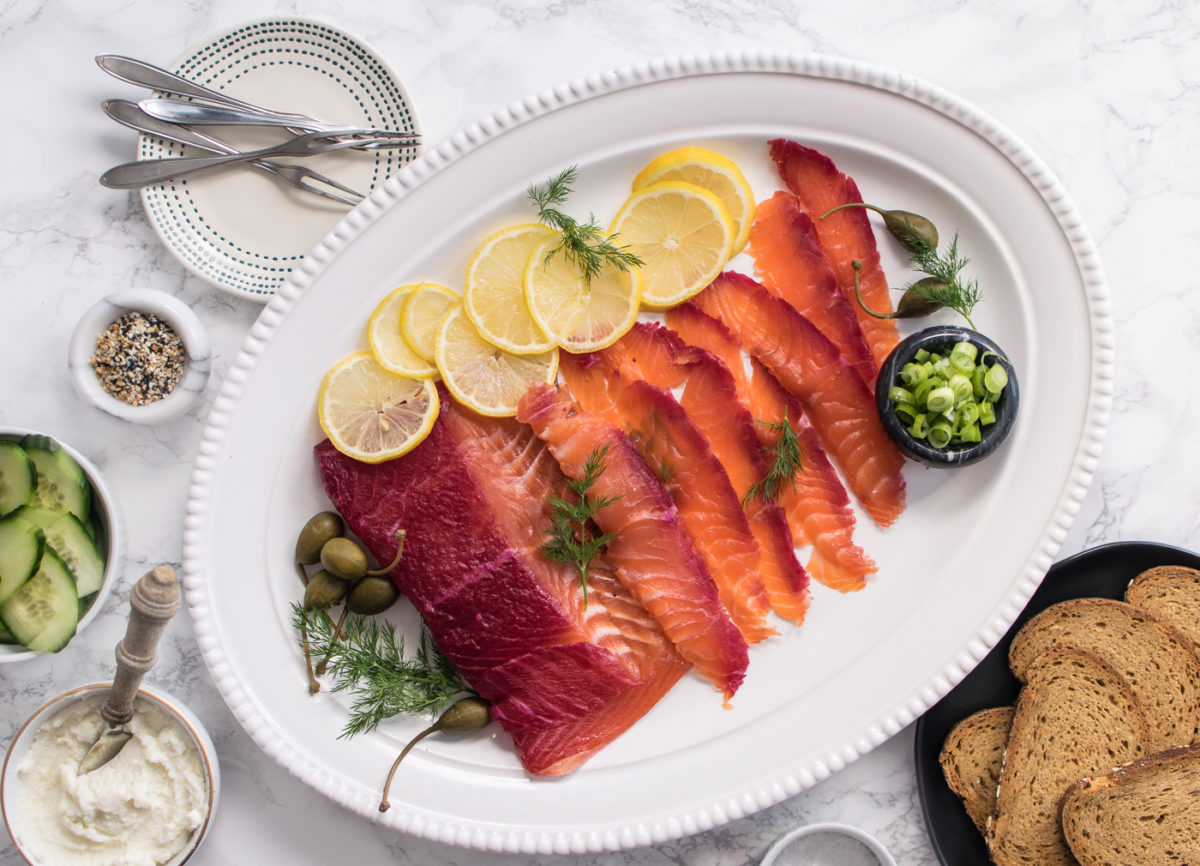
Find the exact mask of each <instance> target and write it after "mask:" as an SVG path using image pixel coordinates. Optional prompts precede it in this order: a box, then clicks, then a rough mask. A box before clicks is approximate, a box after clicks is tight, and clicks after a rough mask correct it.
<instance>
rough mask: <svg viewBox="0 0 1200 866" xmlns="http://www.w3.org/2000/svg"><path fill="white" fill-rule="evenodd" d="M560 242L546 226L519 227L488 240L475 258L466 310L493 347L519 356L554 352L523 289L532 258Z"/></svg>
mask: <svg viewBox="0 0 1200 866" xmlns="http://www.w3.org/2000/svg"><path fill="white" fill-rule="evenodd" d="M555 236H556V234H555V232H554V231H552V230H551V229H549V228H547V227H546V226H543V225H536V224H531V225H519V226H513V227H511V228H507V229H502V230H500V231H498V232H496V233H495V234H493V235H491V236H490V237H488V238H487V239H485V240H484V242H483V243H482V244H480V245H479V248H478V249H476V250H475V254H474V255H473V256H471V261H470V263H469V264H468V265H467V282H466V291H465V292H464V293H463V307H464V309H465V310H466V314H467V318H469V319H470V320H471V324H473V325H474V326H475V328H476V329H477V330H478V331H479V335H480V336H481V337H483V339H485V340H487V341H488V342H489V343H491V344H492V345H493V346H497V347H499V348H501V349H504V350H505V351H506V352H512V353H513V354H516V355H533V354H538V353H540V352H548V351H549V350H550V349H553V348H554V341H553V340H552V339H550V338H549V337H548V336H546V334H545V332H544V331H543V330H542V329H541V328H539V327H538V326H537V323H536V322H534V320H533V319H532V318H531V317H530V315H529V310H528V308H527V307H526V306H525V296H524V292H523V290H522V286H523V284H524V280H525V265H526V263H527V262H528V261H529V256H530V254H531V253H532V252H533V251H534V249H535V248H536V247H540V246H542V244H543V243H545V242H546V241H547V240H548V239H550V238H554V237H555Z"/></svg>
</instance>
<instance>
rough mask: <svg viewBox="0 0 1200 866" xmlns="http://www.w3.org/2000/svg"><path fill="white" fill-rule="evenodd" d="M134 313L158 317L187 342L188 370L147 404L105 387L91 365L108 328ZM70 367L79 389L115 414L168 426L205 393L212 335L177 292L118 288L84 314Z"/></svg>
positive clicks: (74, 337) (71, 351)
mask: <svg viewBox="0 0 1200 866" xmlns="http://www.w3.org/2000/svg"><path fill="white" fill-rule="evenodd" d="M129 313H142V314H143V315H153V316H156V317H157V318H159V319H161V320H162V321H163V322H165V323H166V324H167V325H169V326H170V327H171V330H173V331H174V332H175V334H176V335H177V336H178V337H179V339H180V340H181V341H182V343H183V352H184V355H185V360H184V366H183V374H182V375H181V376H180V378H179V381H178V382H176V383H175V386H174V387H173V388H172V389H171V391H170V392H169V393H168V394H167V395H166V396H164V397H162V398H160V399H158V400H155V401H153V402H151V403H146V404H145V405H142V406H137V405H134V404H133V403H128V402H126V401H124V400H122V399H120V398H118V397H115V396H113V395H112V394H110V393H109V392H108V391H106V390H105V388H104V386H103V385H102V384H101V383H100V379H99V377H98V376H97V375H96V371H95V369H93V367H92V357H93V355H94V354H95V353H96V348H97V341H98V340H99V339H100V335H101V334H103V333H104V332H105V331H106V330H108V328H109V326H110V325H112V324H113V323H114V322H116V321H117V320H118V319H120V318H122V317H123V316H125V315H127V314H129ZM67 366H68V368H69V369H70V371H71V382H72V384H73V385H74V386H75V391H76V393H78V394H79V396H80V397H82V398H83V399H84V400H87V401H88V402H90V403H91V404H92V405H93V406H96V407H97V408H99V409H103V410H104V411H105V412H107V413H109V414H110V415H114V416H116V417H117V418H122V419H124V420H126V421H135V422H137V423H139V424H150V425H154V424H165V423H167V422H168V421H173V420H175V419H176V418H178V417H179V416H180V415H182V414H183V413H184V412H186V411H187V410H188V408H189V407H190V406H191V405H192V403H194V402H195V400H196V398H197V397H198V396H200V394H202V393H203V392H204V386H205V385H206V384H207V383H208V375H209V372H210V370H211V368H212V349H211V347H210V344H209V340H208V333H207V332H206V331H205V330H204V326H203V325H202V324H201V323H200V320H199V319H198V318H197V317H196V314H195V313H194V312H192V310H191V308H190V307H189V306H188V305H187V304H185V303H184V302H183V301H181V300H179V299H178V298H176V297H175V296H174V295H169V294H167V293H166V292H160V291H156V290H154V289H125V290H123V291H119V292H113V293H112V294H111V295H108V296H107V297H105V298H104V299H103V300H101V301H99V302H97V303H96V304H95V305H93V306H92V307H91V308H89V309H88V310H87V312H85V313H84V314H83V317H82V318H81V319H80V320H79V324H77V325H76V326H75V332H74V333H73V334H72V335H71V345H70V348H69V349H68V355H67Z"/></svg>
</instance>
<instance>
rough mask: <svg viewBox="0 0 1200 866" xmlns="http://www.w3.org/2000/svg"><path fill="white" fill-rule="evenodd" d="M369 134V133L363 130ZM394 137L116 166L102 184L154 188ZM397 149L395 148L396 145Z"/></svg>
mask: <svg viewBox="0 0 1200 866" xmlns="http://www.w3.org/2000/svg"><path fill="white" fill-rule="evenodd" d="M361 131H362V132H366V131H367V130H361ZM389 140H394V136H388V135H386V134H385V135H376V136H375V137H373V138H365V139H356V138H346V137H343V136H340V135H331V134H330V133H327V132H310V133H308V134H306V135H298V136H296V137H295V138H290V139H288V140H287V141H285V142H283V143H282V144H276V145H273V146H271V147H263V148H259V149H258V150H248V151H243V152H240V153H231V154H227V155H221V156H180V157H173V158H168V159H147V160H137V161H134V162H126V163H122V164H121V165H118V166H114V167H113V168H110V169H109V170H108V171H106V172H105V173H104V174H102V175H101V176H100V183H101V184H103V185H104V186H107V187H111V188H113V189H130V188H133V187H139V186H150V185H152V184H156V183H164V182H165V181H168V180H173V179H175V178H180V177H183V176H184V175H188V174H192V173H194V172H198V171H208V170H209V169H214V168H221V167H224V166H228V165H234V164H236V163H239V162H257V161H258V160H262V159H269V158H270V157H275V156H315V155H316V154H319V153H329V152H331V151H335V150H345V149H347V148H351V147H355V146H357V145H360V144H375V145H377V146H385V145H386V144H387V142H388V141H389ZM393 146H395V144H394V142H393Z"/></svg>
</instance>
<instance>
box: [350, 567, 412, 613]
mask: <svg viewBox="0 0 1200 866" xmlns="http://www.w3.org/2000/svg"><path fill="white" fill-rule="evenodd" d="M399 597H400V590H398V589H396V585H395V584H394V583H392V582H391V581H390V580H389V579H388V578H386V577H379V576H378V575H372V574H368V575H367V576H366V577H364V578H363V579H362V580H359V581H356V582H355V584H354V585H353V586H352V587H350V591H349V592H348V593H346V607H347V608H348V609H349V610H350V612H351V613H357V614H361V615H362V616H372V615H374V614H377V613H383V612H384V611H385V610H387V609H388V608H389V607H391V606H392V605H393V604H395V603H396V599H398V598H399Z"/></svg>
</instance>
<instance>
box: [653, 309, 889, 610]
mask: <svg viewBox="0 0 1200 866" xmlns="http://www.w3.org/2000/svg"><path fill="white" fill-rule="evenodd" d="M666 322H667V326H668V327H670V328H672V329H673V330H675V331H676V332H677V333H678V334H679V335H680V337H682V338H683V339H684V340H685V341H687V342H688V343H691V344H692V345H695V346H699V347H701V348H703V349H706V350H708V351H709V352H711V353H712V354H714V355H716V356H717V357H718V358H720V359H721V360H722V361H724V362H725V365H726V366H727V367H728V368H729V369H730V371H731V372H732V373H733V378H734V382H735V384H736V386H737V393H738V399H739V400H740V401H741V402H742V404H743V405H744V406H746V408H747V409H748V410H749V411H750V414H751V415H752V416H754V418H755V419H756V420H758V421H759V422H761V423H759V424H756V425H755V430H756V432H757V433H758V436H759V441H760V442H761V443H762V444H763V445H764V446H772V445H774V444H775V442H776V441H777V440H778V438H779V434H778V433H772V432H771V428H770V426H768V425H775V424H778V423H780V422H782V421H783V420H784V419H785V418H786V419H787V421H788V423H789V424H790V425H791V427H792V429H793V430H794V431H795V433H796V436H797V438H798V439H799V441H800V445H801V447H802V448H803V450H804V464H803V469H802V471H801V472H799V473H797V475H796V477H795V483H794V484H792V485H784V487H783V488H782V489H781V490H780V495H779V497H778V500H777V501H778V502H779V504H780V505H781V506H782V507H783V509H784V511H785V512H786V513H787V518H788V525H789V526H790V527H791V529H792V537H793V538H794V539H795V540H796V543H797V544H810V545H812V553H811V554H810V557H809V561H808V565H807V570H808V573H809V576H810V577H812V578H813V579H814V580H816V581H818V582H819V583H821V584H823V585H825V586H828V587H830V588H832V589H836V590H839V591H841V592H848V591H852V590H857V589H861V588H862V587H863V586H865V585H866V577H867V575H869V574H873V573H874V572H875V571H876V570H877V569H876V566H875V563H874V562H873V561H872V560H871V558H870V557H869V556H867V554H866V553H865V552H864V551H863V549H862V548H861V547H859V546H858V545H857V544H855V543H854V537H853V533H854V524H855V520H854V512H853V510H851V508H850V498H849V496H847V495H846V489H845V487H843V486H842V482H841V479H840V478H838V476H837V472H836V471H835V470H834V468H833V465H832V464H831V463H830V462H829V458H828V456H827V455H826V454H825V449H824V448H823V447H822V446H821V442H820V439H819V438H818V437H817V434H816V431H815V430H813V427H812V425H811V424H810V423H809V422H808V419H807V418H806V417H805V415H804V411H803V409H802V408H801V406H800V404H799V403H798V402H797V401H796V399H795V398H794V397H792V395H791V394H789V393H788V392H787V391H786V390H784V388H783V386H781V385H780V384H779V382H778V381H776V379H775V378H774V377H773V376H772V375H771V373H770V372H769V371H768V370H767V369H766V368H765V367H764V366H763V365H762V364H761V363H760V362H758V361H757V360H754V359H751V361H750V369H749V370H747V369H746V366H745V365H744V364H743V362H742V355H741V351H742V345H741V343H740V342H739V341H738V339H737V338H736V337H735V336H734V335H733V334H732V333H731V332H730V331H729V329H728V328H726V327H725V325H724V324H722V323H721V322H719V321H717V320H716V319H714V318H712V317H711V316H709V315H707V314H705V313H703V312H701V311H700V309H699V308H697V307H696V306H695V305H694V304H683V305H681V306H679V307H675V308H674V309H672V310H669V311H668V312H667V316H666Z"/></svg>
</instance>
